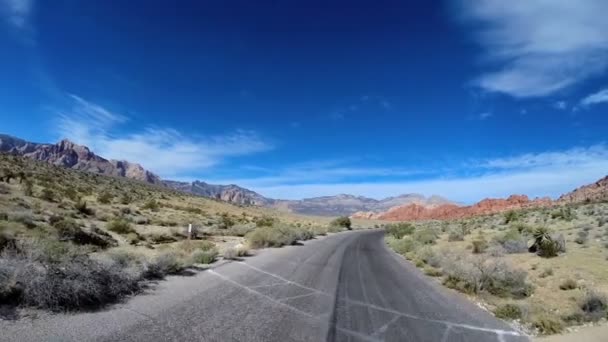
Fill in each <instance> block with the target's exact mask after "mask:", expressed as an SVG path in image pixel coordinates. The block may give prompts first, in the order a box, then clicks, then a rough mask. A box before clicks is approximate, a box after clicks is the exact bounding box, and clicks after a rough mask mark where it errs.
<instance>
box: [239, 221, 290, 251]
mask: <svg viewBox="0 0 608 342" xmlns="http://www.w3.org/2000/svg"><path fill="white" fill-rule="evenodd" d="M245 238H246V239H247V242H248V243H249V245H250V246H251V247H252V248H264V247H281V246H286V245H293V244H294V243H295V242H296V241H297V240H298V235H297V234H296V232H295V231H294V229H293V228H291V227H289V226H286V225H275V226H272V227H261V228H257V229H255V230H253V231H252V232H250V233H248V234H247V235H246V236H245Z"/></svg>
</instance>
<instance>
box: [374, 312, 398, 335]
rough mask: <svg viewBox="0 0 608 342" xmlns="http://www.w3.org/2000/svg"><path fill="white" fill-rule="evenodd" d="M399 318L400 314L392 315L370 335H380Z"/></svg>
mask: <svg viewBox="0 0 608 342" xmlns="http://www.w3.org/2000/svg"><path fill="white" fill-rule="evenodd" d="M399 318H401V316H395V317H393V319H391V320H390V321H388V322H386V323H385V324H384V325H383V326H381V327H380V328H379V329H378V330H376V331H375V332H374V333H373V334H372V337H380V335H381V334H384V333H385V332H386V330H387V329H388V327H389V326H390V325H391V324H393V323H395V322H397V321H398V320H399Z"/></svg>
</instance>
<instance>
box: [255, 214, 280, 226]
mask: <svg viewBox="0 0 608 342" xmlns="http://www.w3.org/2000/svg"><path fill="white" fill-rule="evenodd" d="M273 224H275V219H274V217H272V216H267V215H264V216H262V217H259V218H257V219H256V220H255V225H256V227H270V226H272V225H273Z"/></svg>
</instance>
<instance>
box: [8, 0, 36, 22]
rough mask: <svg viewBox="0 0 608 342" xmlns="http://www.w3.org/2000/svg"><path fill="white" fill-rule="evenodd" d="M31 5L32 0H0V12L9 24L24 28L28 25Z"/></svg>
mask: <svg viewBox="0 0 608 342" xmlns="http://www.w3.org/2000/svg"><path fill="white" fill-rule="evenodd" d="M33 5H34V4H33V1H32V0H0V13H2V15H3V16H4V17H5V19H6V20H7V21H8V23H9V24H11V25H13V26H14V27H16V28H17V29H24V28H26V27H27V25H28V20H29V17H30V13H31V11H32V8H33Z"/></svg>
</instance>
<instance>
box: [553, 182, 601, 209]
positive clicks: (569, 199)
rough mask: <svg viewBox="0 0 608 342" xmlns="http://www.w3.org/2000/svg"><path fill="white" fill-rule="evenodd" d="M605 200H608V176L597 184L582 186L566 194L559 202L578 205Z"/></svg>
mask: <svg viewBox="0 0 608 342" xmlns="http://www.w3.org/2000/svg"><path fill="white" fill-rule="evenodd" d="M603 200H608V176H606V177H604V178H602V179H600V180H598V181H597V182H595V183H592V184H589V185H585V186H581V187H580V188H578V189H576V190H574V191H572V192H569V193H567V194H564V195H562V196H560V198H559V199H558V200H557V201H558V202H561V203H577V202H588V201H603Z"/></svg>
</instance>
